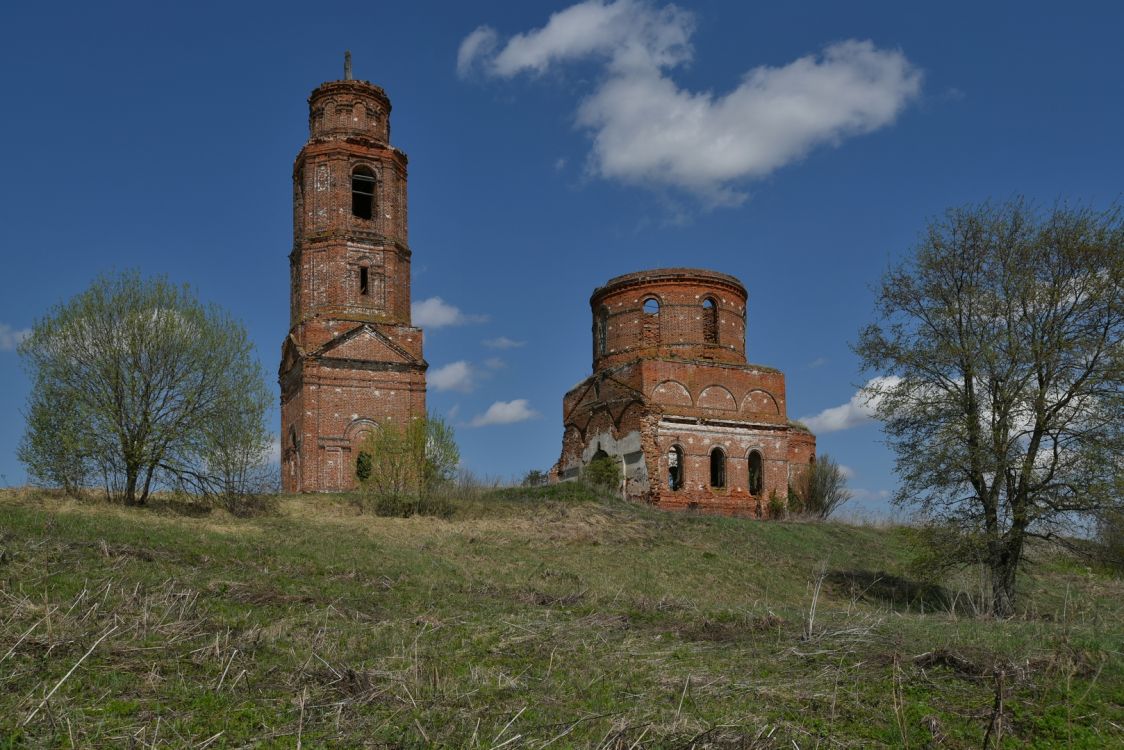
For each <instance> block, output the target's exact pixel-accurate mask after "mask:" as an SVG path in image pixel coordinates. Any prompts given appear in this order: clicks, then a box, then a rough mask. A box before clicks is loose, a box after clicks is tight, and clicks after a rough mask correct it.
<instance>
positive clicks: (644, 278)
mask: <svg viewBox="0 0 1124 750" xmlns="http://www.w3.org/2000/svg"><path fill="white" fill-rule="evenodd" d="M664 282H685V283H695V284H698V283H706V284H715V285H719V286H725V287H727V288H729V289H731V290H733V291H734V292H736V293H737V294H739V295H741V297H742V298H743V299H744V298H746V297H748V296H749V293H748V292H747V291H746V288H745V286H744V285H743V284H742V283H741V281H739V280H738V278H737V277H735V276H731V275H729V274H726V273H719V272H718V271H711V270H709V269H706V268H654V269H651V270H648V271H635V272H633V273H626V274H624V275H623V276H615V277H613V278H611V279H609V280H608V281H606V282H605V284H604V285H602V286H599V287H597V288H596V289H594V290H593V294H592V295H590V297H589V303H590V305H591V306H594V305H596V301H597V299H598V298H600V297H603V296H605V295H606V294H609V293H610V292H616V291H620V290H621V289H625V288H628V287H644V286H648V285H650V284H659V283H664Z"/></svg>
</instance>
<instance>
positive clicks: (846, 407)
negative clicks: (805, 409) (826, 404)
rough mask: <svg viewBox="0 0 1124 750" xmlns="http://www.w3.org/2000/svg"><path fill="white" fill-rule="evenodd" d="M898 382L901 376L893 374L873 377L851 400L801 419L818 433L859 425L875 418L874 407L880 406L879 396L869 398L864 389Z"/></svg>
mask: <svg viewBox="0 0 1124 750" xmlns="http://www.w3.org/2000/svg"><path fill="white" fill-rule="evenodd" d="M897 382H899V378H897V377H893V376H890V377H881V378H873V379H872V380H870V381H868V382H867V384H866V386H864V388H860V389H859V390H858V391H857V392H856V393H855V395H854V396H851V400H850V401H848V402H847V403H845V404H840V405H839V406H832V407H831V408H829V409H824V410H823V411H821V412H820V413H819V414H816V415H813V416H809V417H801V418H800V421H801V422H803V423H804V424H806V425H808V429H810V430H811V431H812V432H815V433H818V434H823V433H826V432H838V431H839V430H848V429H850V428H852V427H858V426H859V425H861V424H865V423H867V422H869V421H870V420H872V419H874V409H875V407H876V406H878V398H877V397H875V398H869V397H868V396H867V395H866V393H864V389H865V388H870V387H871V386H875V385H894V384H896V383H897Z"/></svg>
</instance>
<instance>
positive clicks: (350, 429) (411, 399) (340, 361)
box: [279, 52, 428, 492]
mask: <svg viewBox="0 0 1124 750" xmlns="http://www.w3.org/2000/svg"><path fill="white" fill-rule="evenodd" d="M308 107H309V118H308V127H309V138H308V142H307V143H305V145H304V147H303V148H302V149H301V151H300V153H299V154H297V158H296V161H295V162H294V163H293V249H292V252H291V253H290V255H289V274H290V275H289V279H290V281H289V285H290V289H289V309H290V313H289V334H288V336H286V338H285V341H284V343H283V344H282V347H281V366H280V370H279V380H280V384H281V435H282V445H281V448H282V450H281V485H282V488H283V490H284V491H285V492H331V491H340V490H347V489H350V488H352V487H353V486H354V484H355V458H356V455H357V448H358V445H359V443H360V442H362V440H363V438H364V437H365V436H366V435H367V434H368V433H370V431H371V430H377V429H379V426H380V425H383V424H386V423H388V422H393V423H397V424H405V423H406V422H407V421H409V420H411V419H415V418H420V417H424V416H425V371H426V368H427V367H428V365H427V364H426V361H425V359H424V358H423V356H422V331H421V329H420V328H415V327H413V326H412V325H411V322H410V247H409V244H408V237H407V210H406V165H407V159H406V155H405V154H404V153H402V152H401V151H399V150H398V149H396V148H394V146H392V145H391V144H390V99H389V98H387V95H386V92H385V91H383V90H382V89H381V88H379V87H378V86H375V85H374V84H372V83H369V82H367V81H359V80H355V79H353V78H352V72H351V53H350V52H348V53H347V54H346V56H345V58H344V77H343V79H342V80H338V81H329V82H327V83H323V84H321V85H320V86H319V87H317V88H316V90H314V91H313V92H312V95H311V96H310V97H309V99H308Z"/></svg>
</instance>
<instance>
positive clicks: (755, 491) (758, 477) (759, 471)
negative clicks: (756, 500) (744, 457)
mask: <svg viewBox="0 0 1124 750" xmlns="http://www.w3.org/2000/svg"><path fill="white" fill-rule="evenodd" d="M764 471H765V469H764V466H763V465H762V462H761V454H760V453H758V452H757V451H753V452H752V453H750V454H749V492H750V494H751V495H760V494H761V487H762V486H763V484H764V481H765V475H764Z"/></svg>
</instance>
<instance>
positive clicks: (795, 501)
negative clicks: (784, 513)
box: [788, 484, 804, 516]
mask: <svg viewBox="0 0 1124 750" xmlns="http://www.w3.org/2000/svg"><path fill="white" fill-rule="evenodd" d="M788 512H789V513H791V514H793V515H795V516H799V515H803V514H804V500H803V499H802V498H801V497H800V494H799V493H798V492H797V491H796V488H795V487H793V486H792V485H791V484H790V485H789V486H788Z"/></svg>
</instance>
